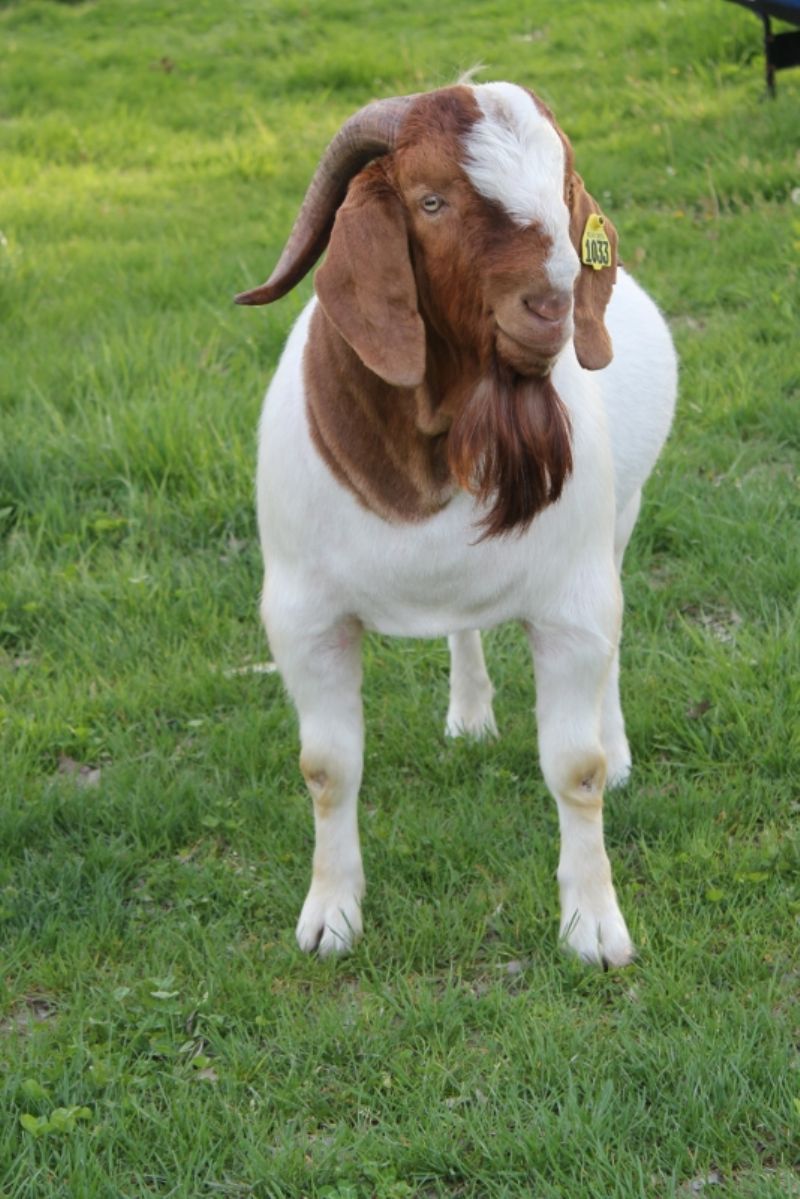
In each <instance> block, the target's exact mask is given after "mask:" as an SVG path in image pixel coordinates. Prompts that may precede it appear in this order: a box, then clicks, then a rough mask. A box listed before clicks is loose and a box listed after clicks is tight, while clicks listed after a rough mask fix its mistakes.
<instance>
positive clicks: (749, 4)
mask: <svg viewBox="0 0 800 1199" xmlns="http://www.w3.org/2000/svg"><path fill="white" fill-rule="evenodd" d="M731 3H733V4H741V6H742V8H749V9H750V11H751V12H752V13H754V14H755V15H756V16H757V17H760V18H761V21H762V23H763V25H764V58H765V65H766V75H767V90H768V91H769V94H770V95H771V96H774V95H775V72H776V71H782V70H784V69H785V68H786V67H797V66H800V33H796V32H795V31H794V30H791V29H790V30H787V31H785V32H781V33H773V31H772V19H771V18H772V17H777V19H778V20H779V21H787V22H788V23H789V24H790V25H800V0H776V2H775V3H773V0H731Z"/></svg>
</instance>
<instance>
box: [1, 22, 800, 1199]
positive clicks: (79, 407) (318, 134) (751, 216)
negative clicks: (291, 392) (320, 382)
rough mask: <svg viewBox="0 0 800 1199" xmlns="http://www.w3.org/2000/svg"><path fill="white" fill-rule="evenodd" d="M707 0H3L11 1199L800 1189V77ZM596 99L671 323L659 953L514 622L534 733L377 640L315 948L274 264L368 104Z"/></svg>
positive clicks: (654, 879)
mask: <svg viewBox="0 0 800 1199" xmlns="http://www.w3.org/2000/svg"><path fill="white" fill-rule="evenodd" d="M760 37H761V34H760V28H759V25H758V23H757V22H756V21H755V20H754V19H753V17H752V16H751V15H750V14H748V13H746V12H744V11H743V10H741V9H740V8H738V7H735V6H733V5H728V4H721V3H714V4H709V3H703V2H702V0H668V2H665V3H660V4H646V3H642V2H641V0H618V2H617V3H614V4H600V3H589V2H588V0H571V2H570V3H560V4H559V3H557V2H556V0H542V2H541V3H538V4H527V5H519V4H514V3H510V2H508V0H506V2H503V3H500V2H499V0H483V2H478V0H466V2H465V3H464V4H461V5H447V4H440V5H435V4H423V3H420V2H419V0H392V2H390V0H374V2H371V3H370V2H367V0H283V2H274V3H272V2H269V0H263V2H256V0H240V2H238V3H237V2H234V0H213V2H212V0H195V2H194V3H192V4H180V3H177V2H176V0H138V2H137V3H135V4H134V3H130V2H128V3H124V2H123V0H103V2H102V3H101V2H99V0H98V2H96V3H92V2H86V3H74V4H67V3H54V2H49V0H26V2H22V0H19V2H11V3H2V4H0V564H1V569H0V747H1V748H0V753H2V776H1V777H0V936H1V937H2V941H1V942H0V944H1V945H2V970H0V1073H1V1077H0V1088H2V1106H0V1196H2V1197H3V1199H34V1197H36V1199H39V1197H42V1199H44V1197H47V1199H50V1197H53V1199H83V1197H89V1196H92V1197H94V1196H99V1197H103V1199H105V1197H109V1199H111V1197H115V1199H116V1197H119V1199H122V1197H125V1199H128V1197H130V1199H138V1197H141V1196H159V1197H167V1196H180V1197H185V1199H198V1197H200V1199H204V1197H208V1199H211V1197H219V1199H225V1197H228V1199H245V1197H248V1196H252V1197H254V1199H273V1197H283V1196H287V1197H300V1196H308V1197H309V1199H311V1197H319V1199H323V1197H325V1199H371V1197H375V1199H412V1197H415V1196H421V1197H424V1199H438V1197H440V1196H441V1197H462V1196H463V1197H466V1196H470V1197H474V1199H501V1197H513V1196H527V1195H532V1196H536V1199H562V1197H566V1199H638V1197H642V1199H644V1197H647V1199H649V1197H651V1196H652V1197H654V1199H670V1197H681V1196H691V1195H695V1194H698V1193H702V1194H704V1195H708V1196H712V1197H714V1199H716V1197H717V1196H719V1197H720V1199H731V1197H741V1199H750V1197H753V1199H755V1197H758V1199H761V1197H764V1199H779V1197H780V1199H786V1196H791V1195H800V1148H798V1146H799V1145H800V1010H799V1009H798V993H799V992H800V892H799V890H798V877H800V871H799V870H798V866H799V865H800V834H799V833H798V824H799V820H798V816H799V815H800V797H799V796H798V765H799V759H800V752H799V751H800V723H799V722H798V712H800V652H799V651H798V641H799V640H800V639H799V638H798V611H797V601H798V595H800V535H799V532H800V530H799V529H798V524H799V522H798V500H799V499H800V493H799V491H798V475H797V467H798V410H799V407H800V357H798V344H799V343H798V328H799V327H800V284H799V281H798V268H800V135H799V134H800V128H799V123H798V111H800V71H798V72H794V73H793V72H784V73H782V74H781V75H780V76H779V78H778V94H777V98H776V99H775V100H774V101H769V100H766V99H765V98H764V84H763V77H762V70H763V68H762V58H761V46H760ZM476 62H483V63H485V64H486V68H485V70H484V71H483V72H481V74H480V78H482V79H491V78H509V79H512V80H515V81H517V82H520V83H524V84H527V85H529V86H531V87H533V88H534V89H535V90H536V91H538V92H539V94H540V95H541V96H542V97H543V98H544V99H546V100H547V101H548V102H549V103H550V104H551V105H552V106H553V107H554V109H555V110H556V113H557V115H558V117H559V120H560V122H561V124H562V126H563V128H564V129H565V130H566V131H567V132H568V133H569V135H570V137H571V139H572V141H573V144H574V146H575V151H576V158H577V163H578V167H579V169H580V171H581V173H582V174H583V175H584V177H585V178H586V180H587V182H588V185H589V187H590V189H591V191H592V192H593V193H594V194H595V195H596V196H597V197H598V198H599V199H600V200H601V203H602V205H603V207H604V209H605V211H606V212H607V213H608V214H609V215H610V216H611V217H612V219H613V221H614V223H615V224H616V226H617V228H618V230H619V233H620V242H621V249H622V254H623V257H624V259H625V261H626V262H627V263H628V264H629V266H630V268H631V269H632V270H633V271H634V273H635V274H636V275H637V277H638V278H640V279H641V281H642V282H643V283H644V284H645V286H646V287H648V288H649V289H650V290H651V292H652V293H653V295H654V296H655V297H656V299H657V300H658V302H659V303H660V305H661V306H662V308H663V310H664V311H665V313H666V314H667V316H668V318H669V319H670V322H671V325H672V327H673V330H674V334H675V338H676V342H677V344H678V349H679V352H680V356H681V361H682V377H681V399H680V405H679V413H678V418H677V421H676V425H675V429H674V432H673V435H672V438H671V440H670V443H669V445H668V447H667V450H666V452H665V454H664V456H663V458H662V460H661V462H660V464H659V467H658V469H657V472H656V475H655V476H654V477H653V479H652V480H651V483H650V485H649V487H648V490H647V493H646V498H645V504H644V509H643V514H642V518H641V522H640V524H639V526H638V528H637V531H636V533H635V536H634V539H633V543H632V546H631V549H630V551H629V557H628V559H627V564H626V572H625V575H626V582H625V588H626V632H625V640H624V645H623V671H624V678H623V701H624V705H625V709H626V714H627V719H628V728H629V734H630V738H631V742H632V748H633V753H634V761H635V766H634V772H633V776H632V779H631V782H630V783H629V784H628V786H627V787H626V788H625V789H623V790H621V791H620V792H618V793H614V794H613V795H611V796H609V798H608V803H607V815H606V826H607V841H608V845H609V851H610V854H611V856H612V860H613V863H614V868H615V876H616V882H617V887H618V892H619V894H620V899H621V903H622V906H623V909H624V911H625V912H626V915H627V916H628V918H629V922H630V924H631V931H632V933H633V936H634V939H635V940H636V942H637V945H638V946H639V949H640V956H639V958H638V960H637V962H636V964H635V965H634V966H632V967H630V968H629V969H627V970H624V971H618V972H609V973H605V974H604V973H601V972H594V971H591V970H588V969H586V968H584V967H581V966H580V965H578V964H577V963H575V962H573V961H571V960H570V959H568V958H567V957H565V956H564V955H563V954H562V953H561V952H560V951H559V947H558V914H557V889H556V884H555V878H554V873H555V867H556V859H557V819H556V814H555V808H554V805H553V803H552V801H551V800H550V799H549V798H548V796H547V793H546V790H545V787H544V784H543V782H542V780H541V776H540V774H539V771H538V766H537V761H536V749H535V733H534V726H533V716H532V707H533V683H532V680H531V672H530V664H529V661H528V657H527V653H526V650H525V646H524V641H523V638H522V635H521V634H520V633H519V631H518V630H516V629H513V628H504V629H499V630H496V631H494V632H493V633H491V634H490V635H489V636H488V637H487V639H486V640H487V658H488V662H489V667H490V671H491V673H492V675H493V678H494V681H495V685H496V687H497V699H496V711H497V716H498V723H499V725H500V730H501V739H500V740H499V741H498V742H497V743H496V744H492V745H488V746H485V745H484V746H481V745H476V744H471V743H460V742H455V743H452V742H449V741H447V740H446V739H445V737H444V735H443V726H444V716H445V710H446V704H447V655H446V649H445V646H444V644H443V643H430V644H423V643H412V642H405V641H389V640H384V639H380V638H372V639H370V640H369V641H368V642H367V646H366V675H365V689H364V690H365V706H366V717H367V758H366V772H365V782H364V788H363V792H362V807H361V814H362V822H361V823H362V836H363V844H364V858H365V866H366V870H367V876H368V880H369V890H368V893H367V898H366V902H365V924H366V927H367V935H366V938H365V940H364V941H363V942H362V943H361V945H360V946H359V947H358V949H357V951H356V952H355V953H354V954H353V955H352V956H351V957H350V958H347V959H344V960H342V961H339V962H329V961H327V962H324V963H320V962H317V961H315V960H313V959H309V958H306V957H304V956H302V955H301V954H300V953H299V951H298V950H297V949H296V947H295V944H294V937H293V927H294V923H295V920H296V917H297V913H298V911H299V908H300V905H301V903H302V899H303V897H304V894H305V890H306V886H307V881H308V869H309V859H310V850H311V838H312V825H311V815H310V804H309V801H308V799H307V796H306V794H305V791H304V786H303V782H302V777H301V775H300V772H299V769H298V766H297V737H296V729H295V721H294V715H293V712H292V710H291V707H290V705H289V704H288V702H287V700H286V698H285V696H284V694H283V692H282V690H281V686H280V682H279V680H278V678H277V676H276V675H274V674H265V673H259V672H256V671H253V670H250V669H247V668H248V667H250V666H252V665H254V664H258V663H261V662H264V661H265V660H266V659H267V658H268V649H267V647H266V645H265V643H264V640H263V636H262V633H261V630H260V627H259V623H258V618H257V598H258V591H259V586H260V558H259V552H258V547H257V540H256V533H255V521H254V514H253V482H252V480H253V468H254V449H255V428H256V423H257V419H258V410H259V404H260V398H261V395H262V394H263V390H264V387H265V385H266V382H267V380H268V378H269V376H270V373H271V371H272V369H273V368H274V365H275V362H276V360H277V355H278V352H279V349H280V346H281V344H282V341H283V339H284V337H285V335H286V332H287V331H288V329H289V327H290V325H291V323H292V321H293V319H294V318H295V316H296V315H297V313H298V312H299V310H300V307H301V306H302V304H303V303H304V301H305V299H306V298H307V296H308V295H309V294H310V290H311V283H310V280H306V281H305V282H304V283H303V284H302V286H301V287H300V288H299V289H298V291H297V292H296V293H293V294H292V295H291V296H289V297H287V298H286V299H285V300H283V301H282V302H281V303H280V304H279V305H276V306H275V307H273V308H270V309H260V310H259V309H256V310H242V309H239V308H235V307H234V306H233V305H232V303H231V300H232V296H233V295H234V293H236V292H237V291H240V290H242V289H243V288H245V287H248V286H252V285H254V284H256V283H258V282H260V281H261V280H262V279H264V278H265V277H266V275H267V274H268V272H269V270H270V269H271V267H272V265H273V264H274V262H275V260H276V258H277V256H278V253H279V251H280V248H281V246H282V243H283V239H284V238H285V236H286V233H287V231H288V229H289V227H290V224H291V220H292V217H293V215H294V213H295V211H296V209H297V207H298V204H299V202H300V200H301V198H302V195H303V190H304V187H305V184H306V183H307V181H308V179H309V177H310V174H311V172H312V170H313V168H314V165H315V163H316V160H317V157H318V155H319V153H320V151H321V149H322V148H323V146H324V145H325V143H326V141H327V139H328V138H329V137H330V136H332V135H333V133H334V132H335V131H336V129H337V128H338V127H339V125H340V123H341V122H342V120H343V119H344V118H345V117H346V116H348V115H349V114H350V113H351V112H352V111H353V110H354V109H355V108H357V107H358V106H359V105H360V104H363V103H365V102H366V101H367V100H369V99H371V98H373V97H375V96H384V95H393V94H399V93H404V92H410V91H418V90H422V89H425V88H429V87H435V86H439V85H442V84H445V83H449V82H451V81H453V80H454V79H455V78H456V77H457V75H458V74H459V73H460V72H461V71H462V70H464V69H465V68H468V67H470V66H472V65H473V64H475V63H476Z"/></svg>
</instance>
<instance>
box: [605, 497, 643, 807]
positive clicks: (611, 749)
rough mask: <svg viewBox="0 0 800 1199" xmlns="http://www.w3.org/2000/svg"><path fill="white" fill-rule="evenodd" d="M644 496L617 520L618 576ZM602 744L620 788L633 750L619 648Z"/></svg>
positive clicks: (613, 781) (612, 782) (613, 784)
mask: <svg viewBox="0 0 800 1199" xmlns="http://www.w3.org/2000/svg"><path fill="white" fill-rule="evenodd" d="M641 499H642V493H641V491H637V492H636V493H635V495H634V496H633V497H632V498H631V499H630V500H629V501H628V504H627V506H626V507H625V508H623V510H622V512H620V514H619V516H618V517H617V527H616V530H615V533H614V563H615V565H616V568H617V573H618V574H619V573H620V571H621V570H622V559H623V557H624V555H625V549H626V547H627V544H628V542H629V541H630V537H631V533H632V532H633V527H634V525H635V524H636V518H637V516H638V515H639V506H640V504H641ZM601 736H602V741H603V749H604V750H605V754H606V759H607V764H608V786H609V787H621V786H623V785H624V784H625V783H626V782H627V781H628V776H629V775H630V772H631V751H630V746H629V744H628V737H627V734H626V732H625V718H624V716H623V715H622V704H621V702H620V697H619V645H617V648H616V650H615V651H614V657H613V659H612V661H611V667H610V669H609V672H608V680H607V682H606V686H605V691H604V693H603V717H602V733H601Z"/></svg>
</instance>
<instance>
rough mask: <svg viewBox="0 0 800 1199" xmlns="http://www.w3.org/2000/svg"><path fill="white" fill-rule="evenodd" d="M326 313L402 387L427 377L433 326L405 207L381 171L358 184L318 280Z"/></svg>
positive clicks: (368, 360)
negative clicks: (420, 299) (422, 303)
mask: <svg viewBox="0 0 800 1199" xmlns="http://www.w3.org/2000/svg"><path fill="white" fill-rule="evenodd" d="M314 287H315V289H316V293H317V296H318V297H319V302H320V304H321V305H322V307H323V309H324V310H325V314H326V316H327V317H328V318H329V320H330V321H332V323H333V324H334V325H335V326H336V328H337V329H338V331H339V332H340V333H341V335H342V337H343V338H344V339H345V341H346V342H347V343H348V344H349V345H350V346H352V348H353V349H354V350H355V352H356V353H357V354H358V356H359V358H360V359H361V361H362V362H363V363H364V365H365V366H367V367H368V368H369V369H370V370H371V371H374V372H375V374H376V375H380V377H381V378H382V379H385V380H386V382H387V383H391V384H393V385H394V386H396V387H416V386H417V385H418V384H420V383H421V382H422V380H423V378H424V375H425V326H424V325H423V323H422V318H421V317H420V315H419V312H418V310H417V288H416V283H415V281H414V272H413V270H412V267H411V258H410V256H409V250H408V233H407V231H406V224H405V219H404V216H403V209H402V206H401V204H400V201H399V199H398V198H397V196H396V195H395V193H394V192H393V191H392V189H391V188H390V187H389V185H388V183H387V182H386V180H385V177H384V176H383V173H382V172H381V171H380V169H379V168H369V169H368V170H366V171H362V173H361V174H360V175H358V176H357V177H356V178H355V179H354V180H353V182H352V183H351V184H350V189H349V191H348V193H347V198H346V200H345V202H344V204H342V206H341V207H340V208H339V211H338V212H337V214H336V221H335V222H334V226H333V232H332V233H331V240H330V244H329V246H328V253H327V257H326V259H325V262H324V263H323V264H322V266H321V267H320V269H319V270H318V271H317V274H316V277H315V279H314Z"/></svg>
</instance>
